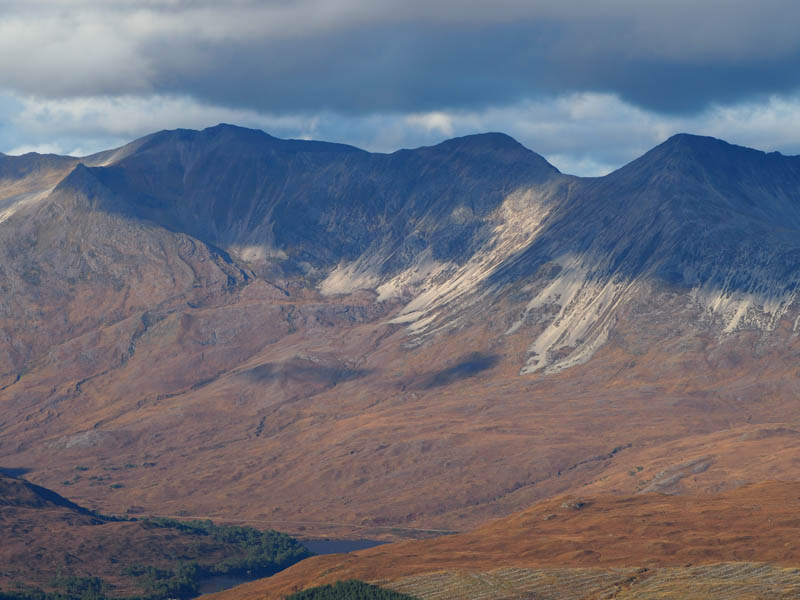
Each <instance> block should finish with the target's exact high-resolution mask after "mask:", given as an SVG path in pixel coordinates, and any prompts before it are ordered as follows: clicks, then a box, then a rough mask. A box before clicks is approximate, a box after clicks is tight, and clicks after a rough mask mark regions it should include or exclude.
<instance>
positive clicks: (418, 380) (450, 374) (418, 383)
mask: <svg viewBox="0 0 800 600" xmlns="http://www.w3.org/2000/svg"><path fill="white" fill-rule="evenodd" d="M499 362H500V356H499V355H497V354H485V353H483V352H471V353H470V354H466V355H464V356H461V357H460V358H459V359H458V361H457V362H456V364H455V365H453V366H452V367H448V368H446V369H442V370H440V371H432V372H430V373H423V374H422V375H419V376H417V377H414V378H412V379H411V381H409V382H408V383H407V384H406V385H405V386H403V387H406V388H410V389H416V390H429V389H431V388H437V387H442V386H445V385H450V384H451V383H455V382H456V381H461V380H463V379H468V378H470V377H474V376H475V375H477V374H479V373H482V372H483V371H487V370H489V369H491V368H493V367H494V366H495V365H497V364H498V363H499Z"/></svg>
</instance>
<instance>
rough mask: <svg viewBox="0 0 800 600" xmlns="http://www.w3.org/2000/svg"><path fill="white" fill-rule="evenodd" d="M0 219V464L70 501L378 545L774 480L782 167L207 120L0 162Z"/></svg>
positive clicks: (784, 287)
mask: <svg viewBox="0 0 800 600" xmlns="http://www.w3.org/2000/svg"><path fill="white" fill-rule="evenodd" d="M0 221H1V222H0V289H2V294H0V464H1V465H3V466H4V467H5V468H14V469H21V470H26V471H27V474H26V477H29V478H30V479H31V480H32V481H35V482H36V483H39V484H42V485H46V486H47V487H50V488H53V489H56V490H57V491H59V492H61V493H65V494H66V493H67V492H69V496H70V497H71V498H73V499H75V500H76V501H77V502H79V503H80V504H82V505H85V506H88V507H90V508H92V509H97V510H102V511H104V512H107V513H117V514H122V513H128V514H137V513H140V512H145V513H148V514H167V515H175V514H179V513H180V514H185V515H188V516H195V517H220V516H230V515H236V517H237V518H240V519H242V520H243V521H245V520H247V521H249V522H251V523H253V524H264V525H269V526H274V527H276V528H279V529H282V530H287V531H290V532H292V533H301V534H306V535H341V536H353V535H370V536H377V537H383V538H387V539H391V538H398V537H409V536H412V537H414V536H428V535H431V534H435V533H441V532H451V531H461V530H465V529H468V528H471V527H474V526H476V525H478V524H480V523H483V522H484V521H485V520H486V519H487V518H491V517H499V516H504V515H508V514H511V513H512V512H513V511H517V510H521V509H524V508H527V507H528V506H530V505H531V504H533V503H534V502H536V501H538V500H542V499H546V498H551V497H554V496H555V495H557V494H561V493H566V492H570V493H578V492H581V493H583V492H586V493H588V492H591V493H601V492H617V493H626V494H636V493H639V492H644V491H659V492H666V493H692V492H719V491H724V490H728V489H732V488H736V487H738V486H740V485H742V484H745V483H753V482H759V481H763V480H765V479H768V478H785V479H797V474H798V465H797V462H796V460H795V458H794V456H795V454H794V450H795V449H796V448H797V446H798V443H799V442H798V436H800V434H798V419H797V411H796V389H797V377H798V376H800V372H798V371H797V367H796V361H797V357H798V356H800V344H799V343H798V336H797V334H798V323H800V304H799V303H798V302H797V290H798V285H800V236H799V235H798V230H800V157H788V156H783V155H780V154H777V153H764V152H760V151H757V150H751V149H747V148H742V147H739V146H734V145H730V144H728V143H726V142H723V141H721V140H717V139H713V138H706V137H698V136H692V135H686V134H680V135H676V136H674V137H672V138H670V139H668V140H667V141H665V142H664V143H662V144H661V145H659V146H657V147H656V148H654V149H653V150H651V151H649V152H647V153H646V154H644V155H643V156H642V157H640V158H639V159H637V160H635V161H633V162H632V163H630V164H628V165H626V166H624V167H622V168H621V169H619V170H617V171H615V172H613V173H611V174H609V175H606V176H604V177H597V178H580V177H575V176H571V175H565V174H562V173H560V172H559V171H558V170H557V169H556V168H555V167H553V166H552V165H550V164H549V163H548V162H547V161H546V160H545V159H544V158H543V157H541V156H539V155H538V154H536V153H535V152H532V151H530V150H528V149H526V148H525V147H523V146H522V145H520V144H519V143H517V142H516V141H515V140H513V139H512V138H510V137H508V136H506V135H504V134H500V133H488V134H481V135H473V136H467V137H463V138H457V139H453V140H448V141H445V142H443V143H441V144H438V145H436V146H431V147H424V148H418V149H415V150H400V151H398V152H395V153H392V154H375V153H369V152H365V151H362V150H359V149H357V148H354V147H351V146H346V145H342V144H330V143H324V142H316V141H302V140H282V139H278V138H275V137H272V136H270V135H268V134H266V133H263V132H261V131H255V130H250V129H243V128H239V127H234V126H230V125H219V126H216V127H212V128H209V129H205V130H203V131H190V130H175V131H162V132H159V133H155V134H152V135H149V136H146V137H144V138H142V139H139V140H136V141H134V142H132V143H130V144H128V145H126V146H123V147H121V148H118V149H114V150H109V151H106V152H102V153H99V154H95V155H92V156H88V157H82V158H74V157H59V156H53V155H38V154H26V155H23V156H5V155H0ZM764 432H767V433H764ZM142 464H149V465H152V466H151V467H149V468H146V469H145V468H139V467H135V466H133V467H130V468H127V467H126V465H142ZM76 465H80V466H81V467H82V468H84V469H86V477H82V478H79V479H77V480H76V479H75V478H74V473H75V467H76ZM107 472H113V474H114V482H115V483H116V484H117V485H118V487H113V488H111V487H110V486H109V485H104V484H102V483H101V484H98V483H97V481H98V479H97V477H101V476H102V475H103V474H104V473H107ZM631 472H632V473H634V474H633V475H631ZM92 476H94V479H92V478H91V477H92ZM101 481H102V480H101Z"/></svg>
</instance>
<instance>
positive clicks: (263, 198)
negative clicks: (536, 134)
mask: <svg viewBox="0 0 800 600" xmlns="http://www.w3.org/2000/svg"><path fill="white" fill-rule="evenodd" d="M92 172H93V174H94V175H95V176H96V177H97V179H98V180H99V181H101V182H102V183H103V184H104V185H105V186H106V187H107V188H108V189H109V190H111V191H113V192H114V193H115V194H116V195H117V196H118V197H119V198H120V199H121V200H122V201H123V203H122V204H120V205H119V209H120V210H121V211H123V212H127V213H128V214H132V215H135V216H138V217H143V218H146V219H149V220H152V221H155V222H157V223H160V224H162V225H165V226H167V227H169V228H170V229H173V230H175V231H181V232H185V233H189V234H191V235H193V236H195V237H198V238H199V239H202V240H204V241H206V242H208V243H211V244H214V245H216V246H220V247H222V248H225V249H227V250H229V251H232V252H235V251H236V250H237V249H238V250H239V251H240V253H241V254H242V255H243V256H245V257H246V258H249V259H251V260H253V262H255V263H258V262H264V261H265V260H268V259H270V258H276V257H279V258H284V257H285V259H288V260H289V261H290V265H288V266H289V268H290V269H291V268H297V266H298V264H304V265H306V267H305V268H306V269H307V268H309V267H312V268H315V269H325V268H329V267H332V266H335V265H336V264H337V263H338V262H340V261H342V260H344V261H351V260H354V259H356V258H358V257H359V256H361V255H362V254H363V253H364V252H365V251H367V250H368V249H372V250H373V251H375V250H378V249H379V250H380V251H383V252H385V253H386V254H387V256H386V257H385V259H386V261H387V263H386V264H385V265H384V266H385V268H384V271H386V272H387V273H392V272H394V271H396V270H397V269H399V268H401V267H402V266H404V264H403V263H404V259H403V255H404V253H408V252H414V251H415V250H416V251H419V250H421V249H423V248H428V247H430V248H431V249H432V251H433V253H434V255H435V256H437V257H442V258H447V257H456V258H459V259H463V258H465V257H467V256H468V255H469V253H470V251H471V250H473V248H474V245H475V242H476V239H477V237H478V236H480V235H481V231H480V230H481V229H482V226H483V225H484V224H485V222H486V220H487V219H488V217H489V215H490V214H491V212H492V211H493V210H494V209H496V208H497V207H498V206H499V205H500V203H501V202H502V200H503V198H504V195H505V194H507V193H508V192H509V191H511V190H513V189H517V188H520V187H524V186H527V185H530V184H532V183H537V182H541V181H543V180H547V179H548V178H551V177H553V176H555V175H557V171H556V170H555V169H554V168H553V167H551V166H550V165H548V164H547V163H546V161H544V159H542V158H541V157H540V156H538V155H536V154H534V153H532V152H530V151H528V150H526V149H525V148H523V147H522V146H520V145H519V144H518V143H517V142H515V141H514V140H512V139H511V138H509V137H507V136H503V135H502V134H486V135H482V136H471V137H469V138H463V139H460V140H451V141H449V142H445V143H443V144H440V145H438V146H435V147H431V148H421V149H418V150H410V151H409V150H404V151H400V152H396V153H394V154H391V155H378V154H369V153H367V152H363V151H361V150H358V149H356V148H353V147H350V146H344V145H341V144H327V143H322V142H305V141H297V140H279V139H276V138H273V137H271V136H269V135H267V134H264V133H262V132H259V131H253V130H246V129H241V128H237V127H231V126H224V125H221V126H218V127H214V128H211V129H207V130H205V131H202V132H194V131H176V132H164V133H160V134H155V135H153V136H150V137H149V138H147V139H146V141H145V142H144V143H137V148H136V149H135V151H133V152H132V153H130V154H129V155H128V156H126V157H125V158H123V159H122V160H120V161H118V162H116V163H115V164H113V165H110V166H107V167H96V168H94V169H92ZM259 259H260V260H259ZM392 259H393V260H392Z"/></svg>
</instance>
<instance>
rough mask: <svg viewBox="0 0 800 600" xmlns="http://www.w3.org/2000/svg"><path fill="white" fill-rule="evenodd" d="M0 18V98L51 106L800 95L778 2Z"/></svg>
mask: <svg viewBox="0 0 800 600" xmlns="http://www.w3.org/2000/svg"><path fill="white" fill-rule="evenodd" d="M0 15H2V16H0V81H2V82H3V84H4V85H5V86H6V87H7V89H10V90H11V91H14V92H16V93H19V94H27V95H36V96H44V97H48V98H60V97H76V96H92V95H104V94H112V95H116V94H139V95H143V94H150V93H155V94H177V95H189V96H192V97H195V98H197V99H198V100H200V101H203V102H207V103H211V104H216V105H224V106H229V107H241V108H249V109H254V110H259V111H271V112H283V113H287V112H298V111H320V110H335V111H338V112H340V113H349V114H355V113H358V114H364V113H368V112H380V111H384V112H385V111H424V110H434V109H442V108H449V109H458V108H462V109H479V108H482V107H489V106H493V105H506V104H509V103H514V102H518V101H521V100H523V99H525V98H535V97H542V96H548V95H553V94H569V93H572V92H580V91H601V92H610V93H615V94H618V95H619V96H621V97H622V98H624V99H626V100H628V101H630V102H633V103H636V104H637V105H639V106H642V107H646V108H649V109H653V110H657V111H662V112H672V113H687V112H692V111H699V110H702V109H703V108H704V107H707V106H709V105H710V104H712V103H730V102H736V101H740V100H743V99H747V98H752V97H755V96H758V95H759V94H762V95H763V94H772V93H788V92H791V91H793V90H795V89H797V87H798V85H800V75H799V74H800V36H797V34H796V32H797V31H798V30H800V10H798V9H797V8H796V4H795V3H794V2H793V1H791V0H763V1H761V2H758V3H756V2H752V1H749V2H744V1H741V0H725V1H724V2H723V1H721V0H705V1H702V0H696V1H695V2H691V3H690V2H688V1H687V0H673V1H671V2H641V1H640V0H636V1H634V0H605V1H601V0H595V1H594V2H583V1H578V0H575V1H573V2H566V1H564V0H561V1H560V2H556V1H554V0H544V1H542V0H540V1H521V0H498V1H495V2H491V3H490V2H486V1H475V0H458V1H456V0H440V1H438V2H430V0H427V1H425V2H423V1H421V0H405V1H404V2H399V1H398V2H381V1H380V0H370V1H367V0H299V1H296V2H287V1H272V2H256V1H251V0H238V1H233V2H223V3H220V2H213V3H212V2H207V1H188V0H183V1H180V0H176V1H171V2H155V1H150V2H132V1H127V0H122V1H119V2H114V3H108V2H100V1H96V2H91V1H88V0H76V2H71V3H70V5H69V10H67V8H66V6H65V5H64V3H61V2H57V1H55V0H53V1H42V0H39V1H36V0H33V1H25V2H19V1H18V2H9V1H5V2H2V1H0Z"/></svg>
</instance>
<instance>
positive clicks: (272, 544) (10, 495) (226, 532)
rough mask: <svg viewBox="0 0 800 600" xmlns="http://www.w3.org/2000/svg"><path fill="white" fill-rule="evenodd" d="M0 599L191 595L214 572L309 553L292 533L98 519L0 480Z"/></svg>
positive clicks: (257, 569)
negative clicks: (289, 534) (292, 536)
mask: <svg viewBox="0 0 800 600" xmlns="http://www.w3.org/2000/svg"><path fill="white" fill-rule="evenodd" d="M0 539H2V540H3V543H2V544H1V545H0V565H1V566H0V597H2V598H3V599H4V600H7V599H19V600H22V599H33V598H40V600H41V594H42V593H45V594H52V595H53V596H52V597H53V598H55V597H57V596H56V595H57V594H61V596H59V597H60V598H61V600H65V599H66V600H69V599H70V598H85V597H87V594H89V595H91V597H93V598H96V599H102V598H120V597H148V598H152V599H153V600H156V599H158V598H168V597H174V598H188V597H193V596H195V595H197V589H198V585H199V584H200V583H201V582H202V581H203V579H204V578H207V577H210V576H213V575H223V574H225V575H239V576H248V577H252V576H259V575H264V576H266V575H270V574H272V573H274V572H277V571H279V570H280V569H283V568H285V567H287V566H289V565H291V564H293V563H295V562H297V561H298V560H301V559H303V558H305V557H307V556H309V552H308V551H307V550H306V549H305V548H304V547H303V546H302V545H301V544H300V543H298V542H297V541H295V540H294V539H293V538H290V537H289V536H286V535H283V534H280V533H277V532H274V531H267V532H261V531H258V530H255V529H252V528H247V527H219V526H215V525H213V524H212V523H211V522H210V521H194V522H181V521H176V520H171V519H140V520H135V521H131V520H126V519H119V518H110V517H105V516H102V515H97V514H93V513H91V512H90V511H88V510H86V509H84V508H81V507H80V506H77V505H76V504H74V503H72V502H70V501H69V500H66V499H65V498H63V497H61V496H59V495H58V494H56V493H54V492H52V491H51V490H48V489H46V488H43V487H40V486H37V485H33V484H31V483H29V482H27V481H24V480H22V479H17V478H13V477H7V476H0Z"/></svg>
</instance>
